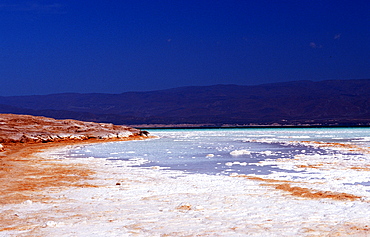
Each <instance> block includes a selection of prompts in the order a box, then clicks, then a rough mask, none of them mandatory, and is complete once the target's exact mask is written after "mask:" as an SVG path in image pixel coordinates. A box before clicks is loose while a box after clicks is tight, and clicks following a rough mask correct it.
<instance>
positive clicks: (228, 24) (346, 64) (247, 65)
mask: <svg viewBox="0 0 370 237" xmlns="http://www.w3.org/2000/svg"><path fill="white" fill-rule="evenodd" d="M0 32H1V34H0V50H1V54H0V57H1V59H0V96H7V95H32V94H50V93H61V92H81V93H88V92H101V93H122V92H126V91H146V90H157V89H166V88H172V87H179V86H191V85H213V84H241V85H255V84H262V83H270V82H280V81H293V80H314V81H317V80H327V79H370V1H369V0H362V1H359V0H348V1H347V0H330V1H325V0H302V1H298V0H287V1H284V0H270V1H268V0H258V1H257V0H109V1H108V0H100V1H94V0H78V1H77V0H50V1H41V0H40V1H33V0H28V1H23V0H19V1H17V0H8V1H6V0H0Z"/></svg>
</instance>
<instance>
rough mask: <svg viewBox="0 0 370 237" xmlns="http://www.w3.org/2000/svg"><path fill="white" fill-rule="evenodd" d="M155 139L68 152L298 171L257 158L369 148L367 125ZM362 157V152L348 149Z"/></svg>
mask: <svg viewBox="0 0 370 237" xmlns="http://www.w3.org/2000/svg"><path fill="white" fill-rule="evenodd" d="M148 131H149V132H150V133H151V135H155V136H158V138H156V139H149V140H144V141H125V142H114V143H103V144H95V145H90V146H86V147H83V148H82V149H79V150H74V151H72V152H71V154H70V155H71V156H74V157H78V156H83V157H86V156H89V157H96V158H107V159H110V160H142V161H145V162H144V164H143V165H142V166H144V167H156V166H158V167H163V168H165V169H174V170H182V171H185V172H190V173H206V174H212V175H230V174H231V173H238V174H270V173H272V172H281V171H284V172H291V173H294V172H299V171H294V170H281V169H280V168H278V167H277V166H274V165H259V164H260V162H261V161H266V160H274V159H279V158H291V159H293V158H294V157H295V156H297V155H302V154H304V155H306V156H317V155H319V156H327V155H333V154H340V153H343V151H342V150H340V149H337V150H335V149H323V148H322V147H317V146H307V142H304V141H311V142H313V141H314V142H325V143H341V144H354V145H357V146H360V147H365V148H368V147H370V129H369V128H237V129H230V128H227V129H163V130H160V129H152V130H148ZM346 154H347V155H352V156H362V154H357V153H355V152H353V154H348V152H347V153H346Z"/></svg>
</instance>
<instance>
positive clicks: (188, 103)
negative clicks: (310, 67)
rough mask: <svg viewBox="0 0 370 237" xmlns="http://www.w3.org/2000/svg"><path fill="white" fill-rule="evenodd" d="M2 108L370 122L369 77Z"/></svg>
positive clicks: (85, 97)
mask: <svg viewBox="0 0 370 237" xmlns="http://www.w3.org/2000/svg"><path fill="white" fill-rule="evenodd" d="M0 112H1V113H26V114H33V115H44V116H50V117H54V118H74V119H80V120H89V121H98V122H113V123H115V124H129V125H133V124H145V123H149V124H158V123H160V124H183V123H191V124H216V125H221V124H251V123H253V124H271V123H280V124H300V123H311V124H315V123H324V124H335V123H337V122H339V123H341V124H368V123H369V122H370V80H332V81H321V82H312V81H296V82H286V83H274V84H264V85H258V86H238V85H214V86H201V87H181V88H174V89H169V90H160V91H150V92H127V93H122V94H77V93H66V94H52V95H40V96H16V97H0Z"/></svg>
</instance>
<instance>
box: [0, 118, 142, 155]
mask: <svg viewBox="0 0 370 237" xmlns="http://www.w3.org/2000/svg"><path fill="white" fill-rule="evenodd" d="M144 134H145V133H144ZM141 135H143V132H142V131H140V130H138V129H134V128H131V127H127V126H120V125H113V124H108V123H94V122H82V121H77V120H72V119H65V120H57V119H52V118H46V117H39V116H30V115H14V114H0V143H3V144H4V143H17V142H21V143H26V142H52V141H63V140H87V139H91V138H95V139H111V138H127V137H130V136H141ZM2 148H3V147H2V146H0V150H1V149H2Z"/></svg>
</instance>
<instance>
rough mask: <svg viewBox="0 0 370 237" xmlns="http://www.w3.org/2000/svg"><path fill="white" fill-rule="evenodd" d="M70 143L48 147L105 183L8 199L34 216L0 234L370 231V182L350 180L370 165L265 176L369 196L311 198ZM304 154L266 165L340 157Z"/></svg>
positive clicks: (23, 214)
mask: <svg viewBox="0 0 370 237" xmlns="http://www.w3.org/2000/svg"><path fill="white" fill-rule="evenodd" d="M70 148H71V147H66V148H63V149H58V150H52V151H48V152H44V153H40V155H41V156H43V157H48V158H50V159H54V160H55V162H58V163H73V164H77V163H78V164H83V165H86V166H87V167H89V168H90V169H92V170H95V171H96V172H97V173H96V174H95V175H94V179H93V180H91V181H89V182H90V183H91V184H94V185H98V186H99V187H98V188H94V187H89V188H76V187H73V188H69V189H63V190H59V191H58V192H56V191H55V190H53V191H52V192H51V191H50V190H45V191H44V194H45V195H49V196H51V197H52V199H51V201H50V202H48V203H37V202H34V201H33V200H28V201H26V202H24V203H22V204H17V205H5V206H2V207H1V210H2V211H7V212H6V213H7V215H17V216H18V217H19V218H27V219H28V223H27V226H24V227H23V228H22V230H17V231H3V232H0V236H79V237H83V236H86V237H87V236H89V237H90V236H94V237H97V236H151V237H152V236H349V235H350V236H370V227H369V214H370V203H369V200H370V199H369V197H370V192H369V189H368V188H367V187H366V186H363V185H345V184H344V183H346V182H353V181H354V179H355V178H354V177H355V176H356V175H357V176H360V177H362V178H361V180H362V181H365V179H366V178H365V177H367V178H368V173H369V171H359V170H357V171H356V170H353V171H351V170H350V171H351V172H349V171H348V169H346V168H345V167H344V166H343V167H341V168H339V169H334V172H333V169H330V172H329V171H326V170H325V169H323V170H322V171H319V172H318V171H317V169H315V170H314V171H312V172H311V173H312V174H309V172H307V173H304V174H301V176H299V177H293V176H296V175H297V174H294V175H293V174H291V173H281V172H279V173H278V174H276V173H273V174H271V175H266V176H261V177H263V178H275V179H281V180H296V181H297V180H299V181H302V183H300V184H299V186H300V187H307V188H314V189H317V190H330V191H340V192H346V193H350V194H355V195H360V196H361V197H362V199H360V200H356V201H338V200H332V199H305V198H300V197H293V196H291V195H289V193H287V192H284V191H279V190H276V189H275V188H274V187H273V186H261V185H260V184H261V183H264V182H260V181H254V180H249V179H247V178H245V177H237V176H236V177H229V176H211V175H204V174H185V173H183V172H180V171H168V170H163V169H161V168H159V167H154V168H138V167H131V166H132V165H137V164H139V163H140V162H143V161H142V160H135V161H109V160H105V159H95V158H78V159H73V158H68V159H66V158H64V157H63V154H64V153H65V152H66V151H67V150H68V149H70ZM298 158H299V159H297V160H285V161H265V163H261V164H260V165H265V164H268V165H277V166H288V167H291V169H296V166H294V165H295V163H297V162H299V164H305V165H308V164H309V162H312V159H316V160H315V162H323V161H327V159H335V157H329V158H328V157H319V156H318V157H309V159H308V157H305V156H304V154H303V155H302V157H298ZM320 159H321V160H320ZM234 165H235V164H234ZM236 165H237V164H236ZM285 168H286V167H285ZM289 169H290V168H289ZM352 172H353V173H352ZM343 179H348V180H344V181H343ZM336 180H342V181H340V182H337V181H336ZM356 180H357V179H356ZM318 181H320V182H318ZM118 184H120V185H118ZM9 210H11V212H9ZM9 213H11V214H9Z"/></svg>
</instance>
